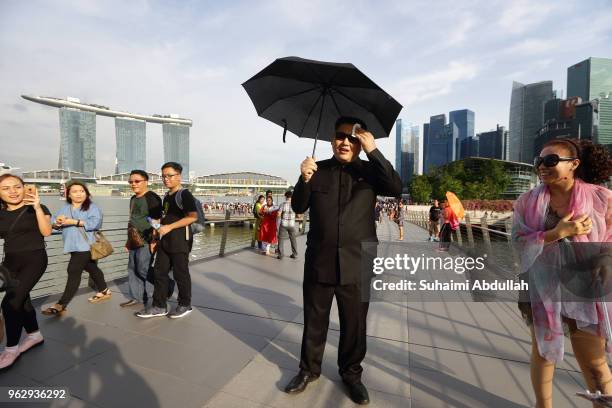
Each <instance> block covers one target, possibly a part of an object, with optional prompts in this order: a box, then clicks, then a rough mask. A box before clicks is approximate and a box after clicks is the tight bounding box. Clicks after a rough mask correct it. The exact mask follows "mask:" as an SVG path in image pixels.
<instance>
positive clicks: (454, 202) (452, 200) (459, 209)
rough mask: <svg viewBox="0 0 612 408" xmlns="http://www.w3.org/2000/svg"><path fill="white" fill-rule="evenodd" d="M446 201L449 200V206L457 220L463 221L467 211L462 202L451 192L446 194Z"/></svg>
mask: <svg viewBox="0 0 612 408" xmlns="http://www.w3.org/2000/svg"><path fill="white" fill-rule="evenodd" d="M446 200H448V205H449V206H450V208H451V210H452V211H453V213H455V215H456V216H457V218H459V219H460V220H462V219H463V218H464V217H465V209H464V208H463V204H461V200H459V198H457V195H456V194H455V193H453V192H451V191H447V192H446Z"/></svg>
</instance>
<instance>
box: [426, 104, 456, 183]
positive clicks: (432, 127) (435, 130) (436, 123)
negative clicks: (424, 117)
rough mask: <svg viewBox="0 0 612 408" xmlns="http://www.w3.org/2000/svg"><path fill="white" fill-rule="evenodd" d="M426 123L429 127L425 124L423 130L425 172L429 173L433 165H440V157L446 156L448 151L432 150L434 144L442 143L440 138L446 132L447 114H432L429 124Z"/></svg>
mask: <svg viewBox="0 0 612 408" xmlns="http://www.w3.org/2000/svg"><path fill="white" fill-rule="evenodd" d="M426 125H427V129H425V125H423V131H424V139H423V140H424V143H423V173H424V174H427V172H428V171H429V169H430V168H431V167H432V166H439V165H440V163H439V159H440V157H442V156H444V157H446V153H440V152H436V151H433V150H432V148H433V146H434V145H438V144H440V138H441V137H443V136H441V135H442V134H443V133H444V126H445V125H446V114H444V113H441V114H440V115H434V116H431V117H430V118H429V124H426ZM456 127H457V126H456V125H455V128H456ZM425 132H426V133H425ZM434 139H435V140H434ZM455 143H456V142H455ZM455 149H456V147H455V148H453V151H454V150H455ZM453 160H454V158H453ZM434 163H437V164H434ZM442 164H444V163H442Z"/></svg>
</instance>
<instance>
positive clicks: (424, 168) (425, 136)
mask: <svg viewBox="0 0 612 408" xmlns="http://www.w3.org/2000/svg"><path fill="white" fill-rule="evenodd" d="M428 143H429V123H423V165H422V167H421V171H422V172H423V174H427V144H428Z"/></svg>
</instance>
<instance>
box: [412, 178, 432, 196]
mask: <svg viewBox="0 0 612 408" xmlns="http://www.w3.org/2000/svg"><path fill="white" fill-rule="evenodd" d="M409 187H410V197H411V199H412V201H413V202H414V203H428V202H429V200H430V198H431V193H432V188H431V184H430V182H429V178H428V177H427V176H414V177H413V178H412V181H411V183H410V185H409Z"/></svg>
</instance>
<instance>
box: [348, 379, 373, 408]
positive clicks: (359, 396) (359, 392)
mask: <svg viewBox="0 0 612 408" xmlns="http://www.w3.org/2000/svg"><path fill="white" fill-rule="evenodd" d="M344 384H345V385H346V387H347V388H348V391H349V396H350V397H351V399H352V400H353V402H354V403H355V404H359V405H367V404H369V403H370V396H369V395H368V390H367V389H366V387H365V385H363V383H362V382H361V381H357V382H354V383H347V382H345V383H344Z"/></svg>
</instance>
